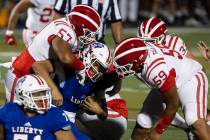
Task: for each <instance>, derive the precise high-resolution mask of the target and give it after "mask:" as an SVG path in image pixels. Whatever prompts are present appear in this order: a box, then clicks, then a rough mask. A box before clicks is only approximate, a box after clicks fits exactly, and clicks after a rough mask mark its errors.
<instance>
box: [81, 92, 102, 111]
mask: <svg viewBox="0 0 210 140" xmlns="http://www.w3.org/2000/svg"><path fill="white" fill-rule="evenodd" d="M82 107H83V108H84V109H85V110H87V111H90V112H93V113H95V114H97V115H102V114H104V110H103V109H102V108H101V107H100V105H99V104H98V102H97V101H96V100H95V98H94V97H93V96H88V97H86V98H85V100H84V102H83V104H82Z"/></svg>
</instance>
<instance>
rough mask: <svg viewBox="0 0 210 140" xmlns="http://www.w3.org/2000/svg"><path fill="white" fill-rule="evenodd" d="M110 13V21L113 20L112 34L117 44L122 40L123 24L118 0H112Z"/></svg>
mask: <svg viewBox="0 0 210 140" xmlns="http://www.w3.org/2000/svg"><path fill="white" fill-rule="evenodd" d="M108 13H109V21H110V22H111V30H112V36H113V38H114V41H115V44H119V43H120V42H121V41H122V33H123V26H122V18H121V15H120V11H119V7H118V3H117V0H113V1H112V4H111V6H110V11H108Z"/></svg>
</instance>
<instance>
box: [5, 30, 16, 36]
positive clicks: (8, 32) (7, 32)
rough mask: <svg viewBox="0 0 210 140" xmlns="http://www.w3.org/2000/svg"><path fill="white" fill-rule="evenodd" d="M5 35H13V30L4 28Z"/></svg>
mask: <svg viewBox="0 0 210 140" xmlns="http://www.w3.org/2000/svg"><path fill="white" fill-rule="evenodd" d="M5 34H6V35H13V34H14V31H13V30H6V33H5Z"/></svg>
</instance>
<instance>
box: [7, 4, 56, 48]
mask: <svg viewBox="0 0 210 140" xmlns="http://www.w3.org/2000/svg"><path fill="white" fill-rule="evenodd" d="M54 3H55V0H44V1H43V0H20V1H19V2H18V3H17V5H15V7H14V8H13V10H12V12H11V14H10V17H9V21H8V26H7V30H6V33H5V42H6V43H7V44H9V45H17V44H16V43H17V42H16V38H15V36H14V29H15V26H16V24H17V21H18V19H19V18H20V15H21V14H22V13H25V12H26V11H27V19H26V23H25V28H24V30H23V34H22V35H23V42H24V44H25V46H26V47H28V46H29V45H30V44H31V43H32V40H33V38H34V36H35V35H36V34H37V33H38V32H39V31H41V29H42V28H44V27H45V26H46V25H47V23H49V22H50V21H51V19H52V11H53V10H52V7H53V5H54Z"/></svg>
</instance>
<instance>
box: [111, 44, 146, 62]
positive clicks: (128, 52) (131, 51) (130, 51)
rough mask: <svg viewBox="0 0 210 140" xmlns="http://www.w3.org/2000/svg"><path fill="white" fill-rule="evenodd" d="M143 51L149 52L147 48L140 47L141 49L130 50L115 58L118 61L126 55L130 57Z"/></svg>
mask: <svg viewBox="0 0 210 140" xmlns="http://www.w3.org/2000/svg"><path fill="white" fill-rule="evenodd" d="M142 50H147V47H140V48H133V49H130V50H127V51H125V52H123V53H121V54H119V55H117V56H115V60H118V59H120V58H121V57H123V56H125V55H128V54H130V53H133V52H138V51H142Z"/></svg>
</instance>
